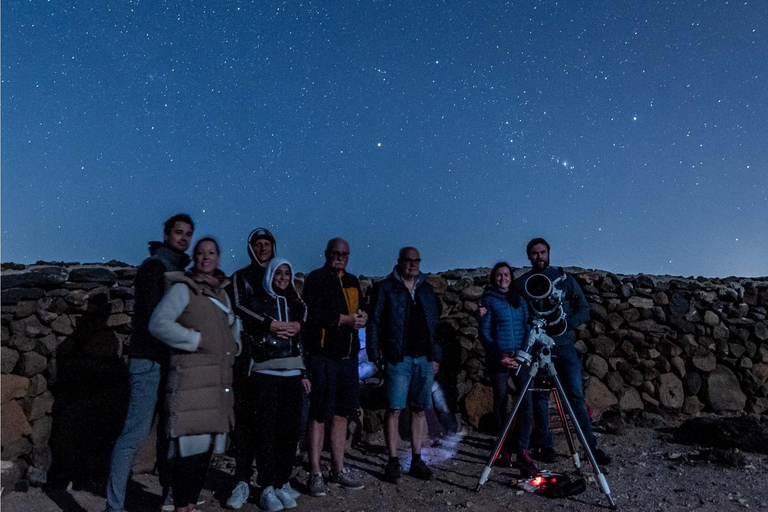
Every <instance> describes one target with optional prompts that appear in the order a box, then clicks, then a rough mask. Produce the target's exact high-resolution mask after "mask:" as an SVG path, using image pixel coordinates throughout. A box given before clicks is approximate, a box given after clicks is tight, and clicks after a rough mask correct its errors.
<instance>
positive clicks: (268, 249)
mask: <svg viewBox="0 0 768 512" xmlns="http://www.w3.org/2000/svg"><path fill="white" fill-rule="evenodd" d="M251 248H252V249H253V254H255V255H256V259H257V260H258V262H259V263H266V262H268V261H269V260H271V259H272V242H270V241H269V240H266V239H264V238H260V239H258V240H256V241H255V242H253V244H252V245H251Z"/></svg>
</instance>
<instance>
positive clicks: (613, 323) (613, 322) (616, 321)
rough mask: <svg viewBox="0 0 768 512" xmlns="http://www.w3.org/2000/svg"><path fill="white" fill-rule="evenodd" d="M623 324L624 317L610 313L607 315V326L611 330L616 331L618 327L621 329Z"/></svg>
mask: <svg viewBox="0 0 768 512" xmlns="http://www.w3.org/2000/svg"><path fill="white" fill-rule="evenodd" d="M623 323H624V317H622V316H621V315H620V314H618V313H615V312H614V313H610V314H609V315H608V325H609V326H610V327H611V329H613V330H616V329H618V328H619V327H621V324H623Z"/></svg>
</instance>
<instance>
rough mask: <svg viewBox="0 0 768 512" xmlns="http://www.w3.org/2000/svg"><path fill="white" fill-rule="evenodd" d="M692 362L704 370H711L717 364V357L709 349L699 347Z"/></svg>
mask: <svg viewBox="0 0 768 512" xmlns="http://www.w3.org/2000/svg"><path fill="white" fill-rule="evenodd" d="M691 363H692V364H693V366H694V367H695V368H696V369H698V370H701V371H702V372H711V371H712V370H714V369H715V367H716V366H717V358H716V357H715V354H713V353H712V352H710V351H709V350H707V349H705V348H704V347H699V348H698V349H697V350H696V353H694V355H693V357H692V358H691Z"/></svg>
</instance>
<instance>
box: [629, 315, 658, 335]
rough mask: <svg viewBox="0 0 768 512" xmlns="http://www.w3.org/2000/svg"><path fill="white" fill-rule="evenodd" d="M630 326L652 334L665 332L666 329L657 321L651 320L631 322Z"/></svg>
mask: <svg viewBox="0 0 768 512" xmlns="http://www.w3.org/2000/svg"><path fill="white" fill-rule="evenodd" d="M629 326H630V327H632V328H633V329H636V330H638V331H640V332H651V333H657V332H658V333H661V332H664V328H663V327H662V326H661V325H659V324H657V323H656V321H655V320H652V319H650V318H649V319H647V320H640V321H638V322H631V323H630V324H629Z"/></svg>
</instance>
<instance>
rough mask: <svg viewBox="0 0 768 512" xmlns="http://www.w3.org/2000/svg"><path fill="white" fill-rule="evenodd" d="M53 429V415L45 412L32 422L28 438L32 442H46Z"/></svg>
mask: <svg viewBox="0 0 768 512" xmlns="http://www.w3.org/2000/svg"><path fill="white" fill-rule="evenodd" d="M52 431H53V416H51V415H50V414H46V415H45V416H43V417H41V418H39V419H36V420H34V421H33V422H32V433H31V434H30V436H29V438H30V439H31V440H32V443H33V444H47V443H48V440H49V439H50V438H51V432H52Z"/></svg>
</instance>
